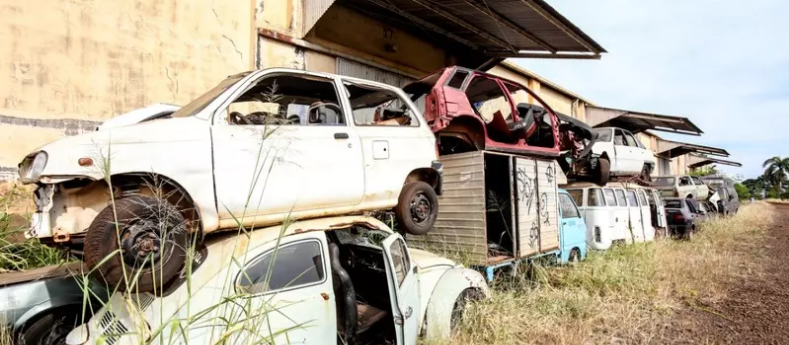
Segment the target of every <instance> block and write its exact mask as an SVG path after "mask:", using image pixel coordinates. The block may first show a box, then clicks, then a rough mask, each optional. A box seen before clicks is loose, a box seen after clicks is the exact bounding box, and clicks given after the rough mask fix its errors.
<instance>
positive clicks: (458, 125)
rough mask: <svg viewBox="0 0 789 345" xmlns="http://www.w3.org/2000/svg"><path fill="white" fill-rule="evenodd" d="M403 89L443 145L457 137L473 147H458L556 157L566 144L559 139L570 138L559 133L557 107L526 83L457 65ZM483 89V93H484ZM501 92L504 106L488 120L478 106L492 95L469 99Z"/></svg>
mask: <svg viewBox="0 0 789 345" xmlns="http://www.w3.org/2000/svg"><path fill="white" fill-rule="evenodd" d="M496 88H498V90H496ZM404 90H405V91H406V93H408V94H409V95H410V96H411V97H412V100H414V101H415V102H416V103H417V104H418V105H419V107H420V108H423V109H422V111H423V113H424V117H425V119H426V121H427V122H428V123H429V124H430V127H431V129H432V130H433V132H434V133H436V135H437V137H438V139H439V143H440V144H445V142H446V141H450V142H453V143H457V142H458V139H459V140H461V141H463V142H465V143H466V144H468V145H473V147H474V148H471V147H468V148H466V149H465V150H460V151H468V150H472V149H476V150H490V151H500V152H507V153H513V154H522V155H530V156H535V155H536V156H545V157H558V156H559V154H560V151H561V147H562V146H563V145H561V141H560V139H564V140H562V141H566V138H560V133H559V122H560V121H559V118H558V117H557V114H556V113H555V112H554V111H553V109H551V108H550V107H549V106H547V105H546V104H545V102H543V101H542V99H540V97H539V96H537V95H536V94H535V93H534V92H532V91H531V90H529V88H528V87H526V86H524V85H521V84H519V83H517V82H514V81H511V80H507V79H505V78H501V77H498V76H494V75H490V74H488V73H484V72H480V71H475V70H470V69H466V68H463V67H457V66H453V67H446V68H444V69H441V70H438V71H436V72H434V73H431V74H430V75H428V76H426V77H424V78H422V79H420V80H418V81H416V82H413V83H411V84H409V85H407V86H406V87H405V88H404ZM485 90H487V93H485ZM521 91H523V93H521ZM480 92H482V93H484V94H482V95H480V94H479V93H480ZM498 94H500V95H499V96H498V97H496V102H498V103H500V104H499V105H500V106H501V109H500V110H499V111H496V112H495V113H493V115H492V116H488V117H490V119H489V120H486V119H484V118H483V116H482V115H481V113H480V109H478V107H477V105H479V104H483V102H488V101H491V100H493V98H491V99H489V100H483V101H479V102H474V103H472V100H471V99H470V98H473V99H484V98H485V97H487V96H489V95H498ZM501 95H503V97H504V98H501ZM516 95H517V97H516ZM524 97H527V99H529V98H531V99H533V100H535V101H536V102H535V101H531V100H530V101H531V102H528V103H527V100H524V99H523V98H524ZM515 98H519V99H517V100H516V99H515ZM504 100H506V103H507V104H506V105H505V104H503V101H504ZM422 103H424V104H422ZM529 103H532V104H529ZM533 103H537V104H536V105H535V104H533ZM483 106H484V104H483ZM529 109H531V111H530V110H529ZM507 110H509V112H510V114H509V116H507V117H506V119H505V117H504V115H503V114H502V112H506V111H507ZM527 111H528V112H529V113H528V114H529V115H532V111H533V114H534V116H525V115H524V113H525V112H527ZM528 117H534V118H535V120H533V121H531V120H529V119H527V118H528ZM530 121H531V122H530ZM535 136H537V137H538V138H535ZM440 150H441V151H444V152H441V153H442V154H445V153H454V152H456V151H452V150H450V149H449V148H447V147H445V146H442V147H441V149H440Z"/></svg>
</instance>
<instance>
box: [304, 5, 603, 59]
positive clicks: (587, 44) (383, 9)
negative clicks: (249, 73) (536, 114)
mask: <svg viewBox="0 0 789 345" xmlns="http://www.w3.org/2000/svg"><path fill="white" fill-rule="evenodd" d="M332 1H336V2H337V3H339V4H341V5H343V6H347V7H349V8H352V9H354V10H356V11H359V12H361V13H363V14H365V15H368V16H370V17H373V18H375V19H377V20H379V21H381V22H383V23H386V24H389V25H392V26H393V27H398V28H402V29H405V30H408V31H410V32H411V33H413V34H415V35H416V36H417V37H426V38H432V40H433V41H437V42H440V43H443V44H447V43H451V44H453V45H457V46H459V47H463V49H466V50H469V51H470V52H474V53H477V54H479V55H480V56H482V57H484V58H485V59H487V61H488V63H490V62H491V61H495V62H494V63H498V62H500V61H501V60H503V59H504V58H508V57H534V58H567V59H599V58H600V54H601V53H605V52H606V51H605V49H604V48H603V47H602V46H600V45H599V44H598V43H597V42H595V41H594V40H592V38H590V37H589V36H588V35H586V34H585V33H584V32H583V31H581V30H580V29H579V28H578V27H576V26H575V25H574V24H573V23H571V22H570V21H569V20H567V18H565V17H564V16H562V15H561V14H560V13H559V12H557V11H556V10H555V9H553V7H551V6H550V5H548V4H547V3H546V2H545V1H543V0H332ZM323 2H326V1H325V0H324V1H323ZM307 30H309V28H307ZM482 65H485V64H482ZM470 67H477V66H470Z"/></svg>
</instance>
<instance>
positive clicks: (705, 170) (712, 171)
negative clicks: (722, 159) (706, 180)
mask: <svg viewBox="0 0 789 345" xmlns="http://www.w3.org/2000/svg"><path fill="white" fill-rule="evenodd" d="M717 174H718V168H717V167H716V166H715V165H705V166H703V167H700V168H696V169H693V170H691V171H690V172H689V173H688V175H690V176H707V175H717Z"/></svg>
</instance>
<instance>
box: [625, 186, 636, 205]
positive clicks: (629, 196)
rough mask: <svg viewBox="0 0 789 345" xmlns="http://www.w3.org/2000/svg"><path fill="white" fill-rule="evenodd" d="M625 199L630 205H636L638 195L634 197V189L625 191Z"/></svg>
mask: <svg viewBox="0 0 789 345" xmlns="http://www.w3.org/2000/svg"><path fill="white" fill-rule="evenodd" d="M627 201H628V202H629V203H630V207H638V197H636V191H634V190H628V191H627Z"/></svg>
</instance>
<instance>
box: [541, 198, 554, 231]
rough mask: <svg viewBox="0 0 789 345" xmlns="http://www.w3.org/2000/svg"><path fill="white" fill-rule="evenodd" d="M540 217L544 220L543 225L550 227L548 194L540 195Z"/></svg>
mask: <svg viewBox="0 0 789 345" xmlns="http://www.w3.org/2000/svg"><path fill="white" fill-rule="evenodd" d="M540 217H541V218H543V219H544V221H543V223H545V225H551V219H550V217H548V193H545V192H543V193H542V195H540Z"/></svg>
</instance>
